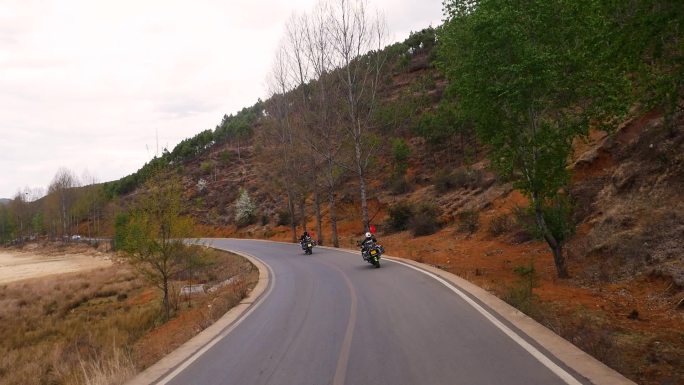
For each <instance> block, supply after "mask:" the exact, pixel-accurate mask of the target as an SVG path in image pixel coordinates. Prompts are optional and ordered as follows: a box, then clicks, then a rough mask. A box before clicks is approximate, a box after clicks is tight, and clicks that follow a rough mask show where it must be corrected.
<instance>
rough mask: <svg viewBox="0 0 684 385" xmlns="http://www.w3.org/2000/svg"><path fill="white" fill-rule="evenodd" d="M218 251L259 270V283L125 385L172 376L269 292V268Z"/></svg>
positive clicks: (253, 258)
mask: <svg viewBox="0 0 684 385" xmlns="http://www.w3.org/2000/svg"><path fill="white" fill-rule="evenodd" d="M220 250H221V251H229V252H231V253H235V254H238V255H240V256H242V257H244V258H246V259H247V260H249V261H250V262H251V263H252V264H253V265H254V266H256V267H257V269H258V270H259V280H258V281H257V284H256V285H255V286H254V289H252V291H251V292H250V293H249V294H248V295H247V297H245V298H244V299H243V300H242V301H241V302H240V303H239V304H238V305H237V306H235V307H233V308H232V309H230V310H228V312H226V314H224V315H223V317H221V318H219V319H218V320H217V321H216V322H214V323H213V324H212V325H211V326H209V327H208V328H206V329H204V330H202V331H201V332H200V333H199V334H197V335H196V336H194V337H192V338H191V339H190V340H188V341H187V342H185V343H184V344H183V345H181V346H180V347H178V348H177V349H176V350H174V351H173V352H171V353H169V354H167V355H166V356H164V358H162V359H161V360H159V361H158V362H157V363H155V364H153V365H152V366H150V367H149V368H147V369H145V370H143V371H142V372H140V373H138V374H137V375H136V376H135V377H133V378H132V379H131V380H129V381H127V382H126V385H147V384H153V383H155V382H157V381H159V380H161V379H162V378H163V377H164V376H166V375H168V374H169V373H171V371H172V370H174V369H175V368H176V367H178V366H179V365H181V364H182V363H183V362H185V361H186V360H188V359H189V358H190V357H192V356H193V355H194V354H195V353H196V352H198V351H199V350H201V349H202V348H203V347H205V346H206V345H207V344H209V343H210V342H211V341H213V340H214V339H215V338H216V337H218V336H219V335H220V334H221V333H222V332H224V331H225V330H226V329H228V328H229V327H231V325H233V324H234V323H235V322H237V321H239V320H240V319H241V317H242V316H243V315H245V313H246V312H247V311H248V310H250V309H251V308H252V306H256V305H255V304H258V302H259V300H260V299H261V298H262V295H263V294H264V292H265V291H266V289H267V288H268V286H269V282H270V280H271V275H270V270H269V268H268V267H267V266H266V265H265V264H264V263H263V262H261V260H259V259H258V258H256V257H253V256H251V255H249V254H245V253H241V252H237V251H232V250H224V249H220Z"/></svg>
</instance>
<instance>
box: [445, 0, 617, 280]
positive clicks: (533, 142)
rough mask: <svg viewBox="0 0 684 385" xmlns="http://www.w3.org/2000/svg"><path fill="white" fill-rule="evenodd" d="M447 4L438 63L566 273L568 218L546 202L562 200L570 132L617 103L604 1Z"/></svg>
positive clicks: (469, 0)
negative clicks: (605, 49)
mask: <svg viewBox="0 0 684 385" xmlns="http://www.w3.org/2000/svg"><path fill="white" fill-rule="evenodd" d="M444 9H445V10H446V12H447V15H446V16H447V21H446V23H445V25H444V26H443V28H442V29H441V30H440V34H439V39H438V40H439V42H440V46H439V58H440V64H439V65H440V67H441V69H442V70H443V71H444V72H445V74H446V76H447V78H448V79H449V81H450V85H449V88H450V89H449V91H450V92H451V93H452V94H453V95H454V96H455V99H456V100H457V102H458V109H459V113H460V114H461V116H463V117H464V118H466V119H468V121H472V122H473V123H474V124H475V128H476V130H477V133H478V135H479V136H480V138H481V139H482V140H483V141H484V142H485V143H487V144H489V147H490V157H491V160H492V164H493V165H494V166H495V167H496V168H497V169H498V170H499V171H500V173H501V174H502V175H504V176H505V177H508V178H510V179H511V180H512V181H513V182H514V184H515V186H516V188H518V189H520V190H521V191H523V192H524V193H526V194H527V196H528V197H529V198H530V203H531V207H532V209H533V211H534V213H535V219H536V224H537V226H538V228H539V230H540V232H541V234H542V236H543V238H544V239H545V240H546V242H547V243H548V245H549V247H550V248H551V250H552V252H553V256H554V261H555V265H556V269H557V273H558V276H559V277H567V276H568V270H567V266H566V262H565V258H564V256H563V243H564V241H565V239H566V237H567V234H568V233H569V231H567V227H568V225H569V224H567V223H565V224H564V225H562V226H559V225H558V224H557V223H555V221H556V220H558V219H559V218H560V217H559V216H558V215H555V216H554V225H553V226H551V225H550V224H549V222H550V220H551V219H550V217H549V213H551V212H555V211H554V210H550V208H552V207H557V206H558V204H559V203H558V202H561V201H562V200H563V199H562V197H561V191H563V188H564V187H565V186H566V185H567V183H568V180H569V175H568V171H567V164H566V162H567V159H568V156H569V154H570V150H571V144H572V140H573V139H574V138H575V137H577V136H579V135H585V134H586V132H587V127H588V124H587V122H588V121H589V119H591V118H595V117H597V116H598V117H602V115H601V114H602V113H605V112H611V111H614V110H616V108H615V107H616V106H621V105H622V104H620V103H617V102H616V103H615V104H611V103H613V102H615V101H616V100H617V98H615V97H614V96H617V95H620V91H621V87H622V86H624V83H623V82H620V79H618V78H617V77H616V78H611V77H610V75H611V74H612V72H610V71H608V69H607V68H606V66H605V60H604V57H603V55H604V53H602V52H601V51H599V50H598V47H600V46H601V43H602V42H601V41H597V36H599V37H600V36H601V35H602V33H603V32H604V29H603V28H604V27H605V25H606V23H605V20H606V19H605V15H604V14H603V13H602V12H601V11H602V8H601V6H600V1H580V2H578V1H574V0H532V1H530V0H483V1H473V0H447V1H445V3H444ZM599 77H600V78H601V82H600V83H597V82H596V80H597V79H598V78H599ZM606 107H610V108H606ZM554 229H562V231H555V230H554Z"/></svg>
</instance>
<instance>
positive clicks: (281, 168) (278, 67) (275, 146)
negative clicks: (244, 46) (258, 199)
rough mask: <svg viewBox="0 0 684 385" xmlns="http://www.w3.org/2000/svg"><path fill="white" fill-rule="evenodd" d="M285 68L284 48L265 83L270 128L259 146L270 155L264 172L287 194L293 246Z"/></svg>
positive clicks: (291, 141)
mask: <svg viewBox="0 0 684 385" xmlns="http://www.w3.org/2000/svg"><path fill="white" fill-rule="evenodd" d="M287 65H288V64H287V53H286V51H285V49H284V48H281V49H280V50H279V51H278V53H277V54H276V57H275V59H274V61H273V67H272V70H271V74H270V77H269V79H268V86H269V89H270V90H269V93H270V94H271V97H270V98H269V102H268V103H267V105H266V110H267V114H268V116H269V117H270V119H269V122H270V123H271V124H269V125H265V127H264V130H263V132H262V134H263V135H264V137H263V138H262V139H263V141H262V142H264V143H269V142H270V144H271V147H272V149H271V151H273V152H274V153H273V154H266V155H267V156H268V158H269V159H271V161H270V163H269V164H268V165H267V168H272V169H274V171H275V176H276V178H277V180H276V181H275V182H276V183H280V184H282V185H283V187H284V189H285V192H286V194H287V209H288V213H289V215H290V228H291V230H292V241H293V242H296V240H297V228H296V221H295V218H296V212H295V202H296V200H297V191H296V186H295V157H294V145H295V140H294V133H293V128H292V124H291V123H292V122H291V119H292V117H291V112H290V102H289V101H288V100H287V92H288V91H289V90H290V88H291V82H290V79H289V78H288V68H287ZM272 159H279V160H280V161H279V162H272Z"/></svg>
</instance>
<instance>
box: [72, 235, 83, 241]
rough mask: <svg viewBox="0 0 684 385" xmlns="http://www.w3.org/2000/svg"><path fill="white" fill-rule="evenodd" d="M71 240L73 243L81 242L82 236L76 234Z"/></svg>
mask: <svg viewBox="0 0 684 385" xmlns="http://www.w3.org/2000/svg"><path fill="white" fill-rule="evenodd" d="M71 240H72V241H80V240H81V236H80V235H78V234H74V235H72V236H71Z"/></svg>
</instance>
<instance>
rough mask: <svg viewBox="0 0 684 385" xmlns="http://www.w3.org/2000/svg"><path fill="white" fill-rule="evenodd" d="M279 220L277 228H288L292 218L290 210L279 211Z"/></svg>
mask: <svg viewBox="0 0 684 385" xmlns="http://www.w3.org/2000/svg"><path fill="white" fill-rule="evenodd" d="M277 216H278V220H277V221H276V225H277V226H286V225H289V224H290V221H291V216H290V211H289V210H279V211H278V213H277Z"/></svg>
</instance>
